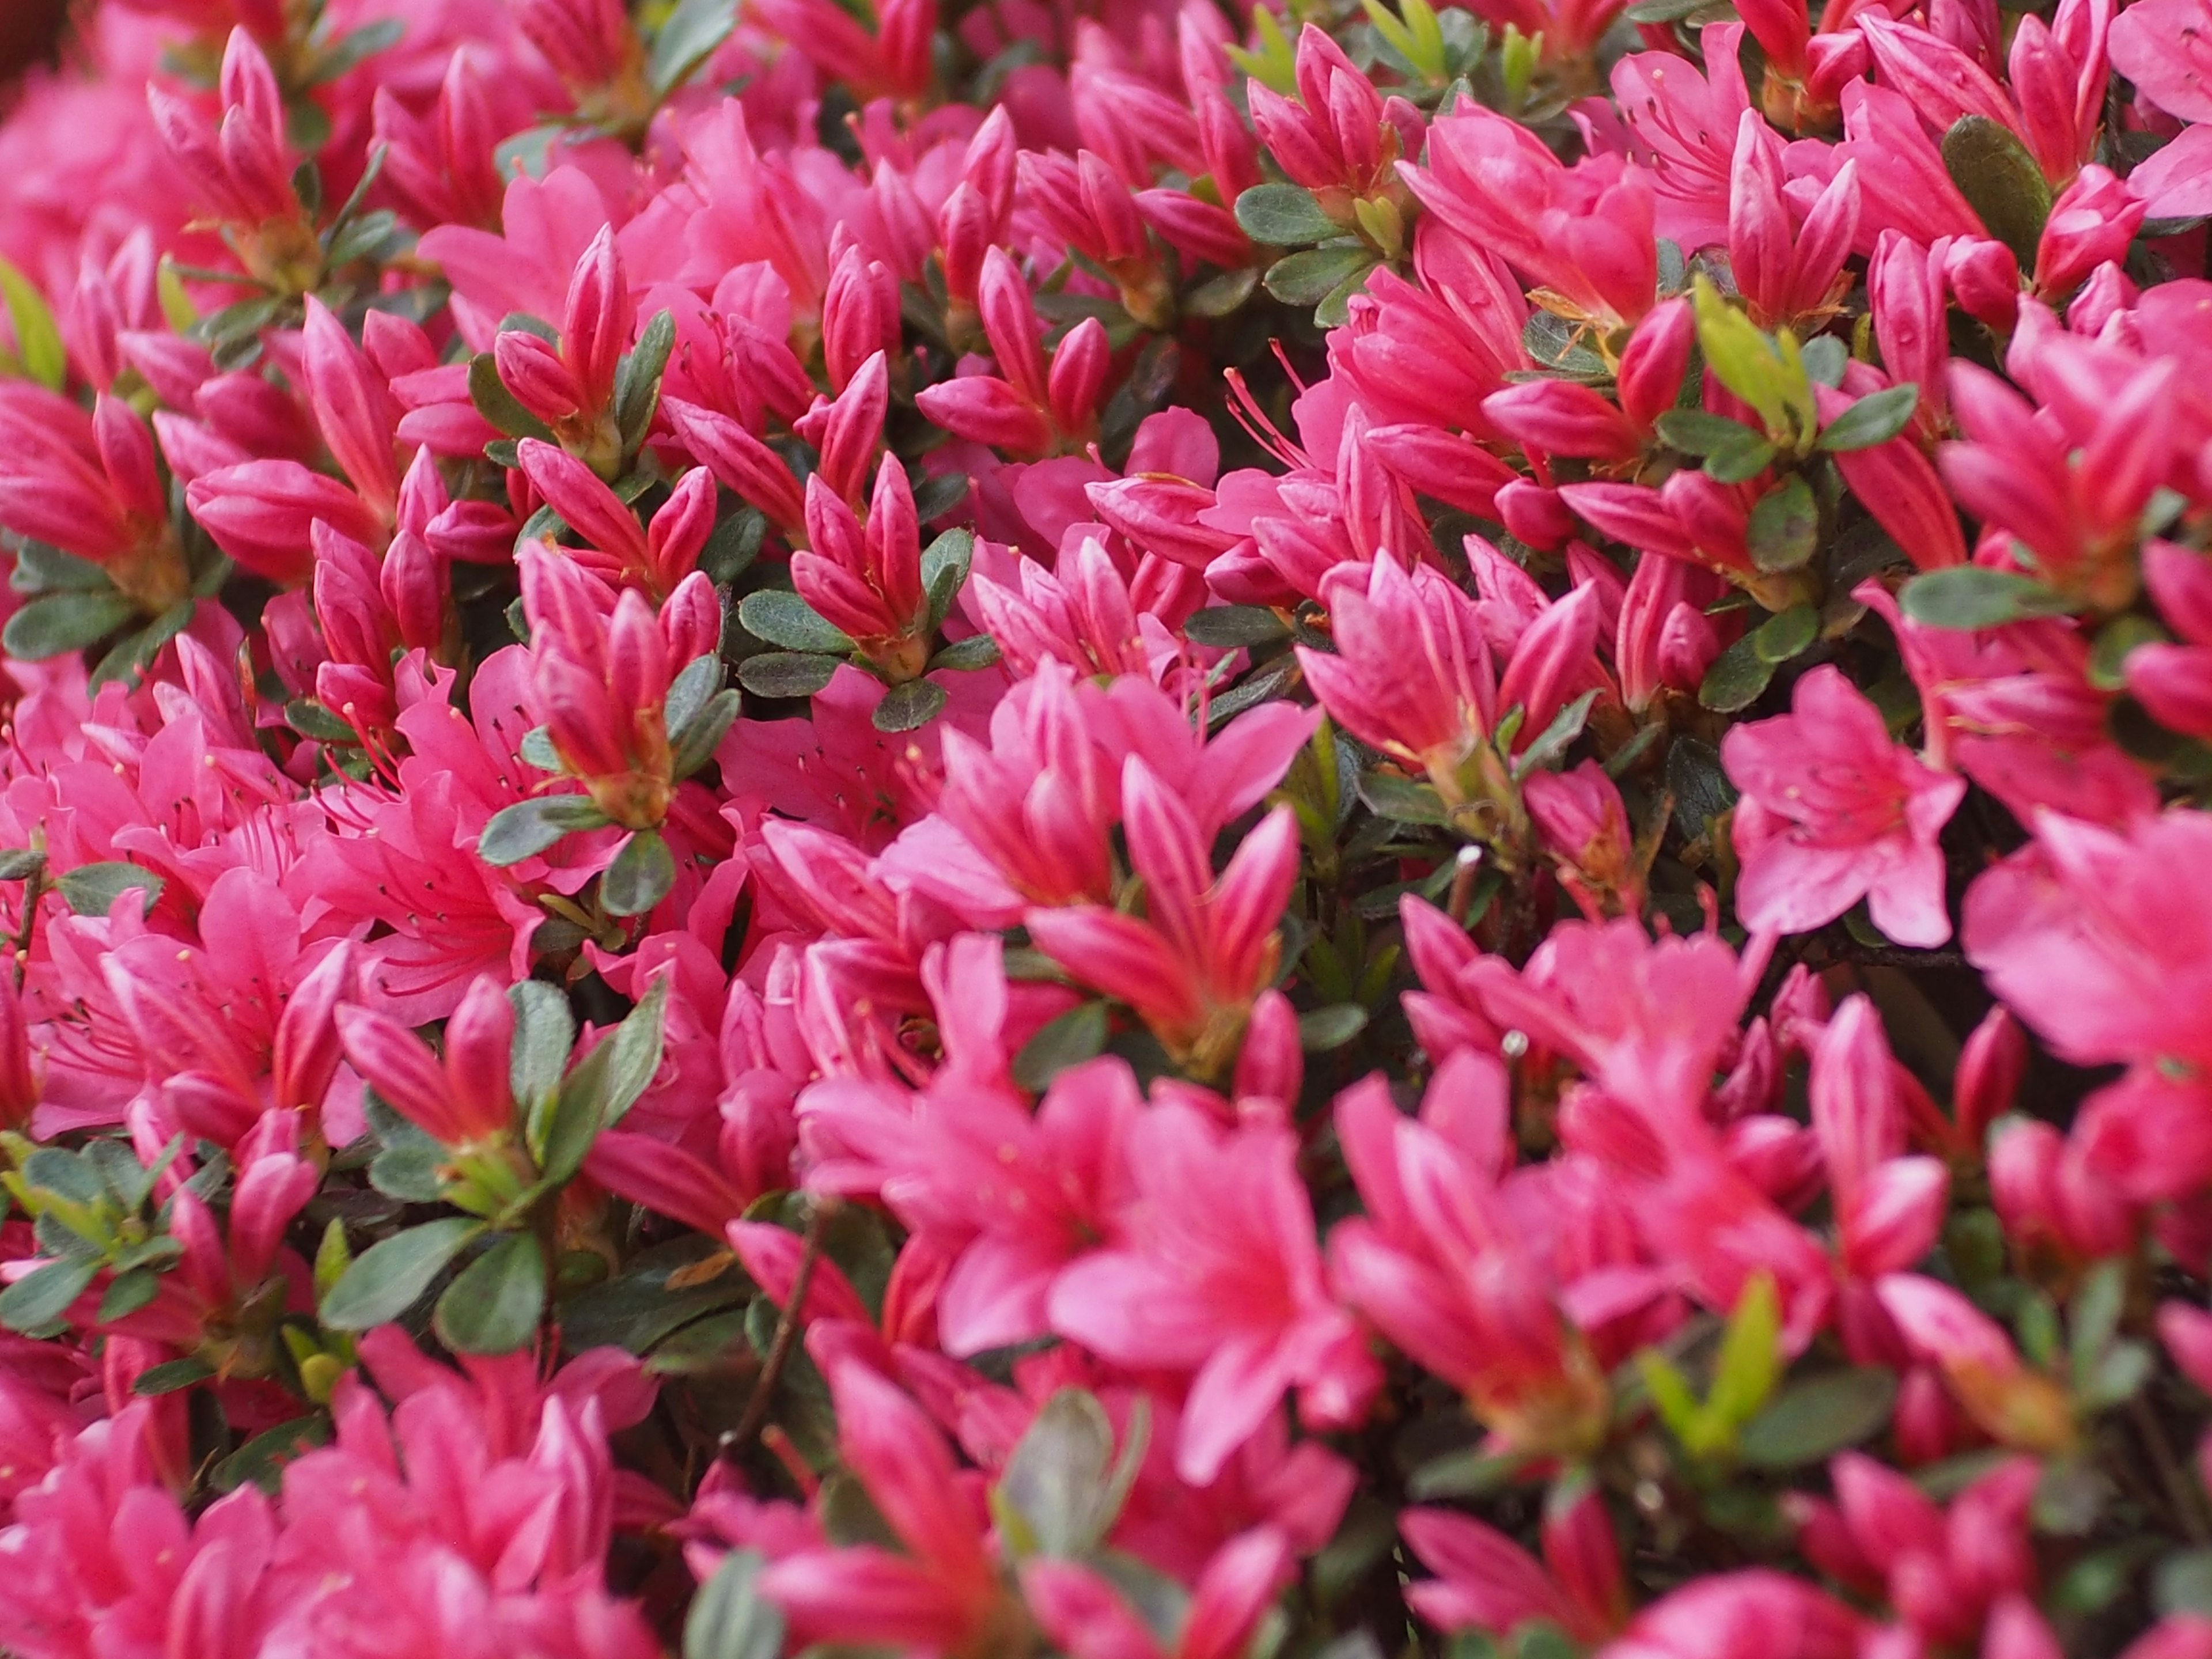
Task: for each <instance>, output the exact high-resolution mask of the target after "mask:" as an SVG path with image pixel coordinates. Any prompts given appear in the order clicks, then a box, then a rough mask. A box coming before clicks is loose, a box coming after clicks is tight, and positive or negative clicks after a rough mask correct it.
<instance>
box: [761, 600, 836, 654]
mask: <svg viewBox="0 0 2212 1659" xmlns="http://www.w3.org/2000/svg"><path fill="white" fill-rule="evenodd" d="M738 621H739V622H740V623H744V628H745V631H746V632H747V633H749V634H750V635H753V636H754V637H755V638H756V639H760V640H764V641H767V642H768V643H769V644H770V645H777V646H781V647H783V648H784V649H785V650H787V651H805V652H818V653H823V654H835V655H838V656H842V655H844V654H845V653H848V652H849V651H851V650H852V648H853V641H852V639H851V638H850V636H848V635H847V634H846V633H845V631H844V630H843V629H840V628H837V627H836V626H835V625H833V624H832V623H828V622H825V621H823V618H822V617H820V616H819V615H817V613H816V611H815V609H814V607H813V606H812V605H809V604H807V602H806V601H805V600H804V599H800V598H799V595H798V594H796V593H786V592H782V591H781V590H780V589H776V588H769V589H765V590H763V592H758V593H748V594H746V595H745V597H744V603H743V604H742V605H738Z"/></svg>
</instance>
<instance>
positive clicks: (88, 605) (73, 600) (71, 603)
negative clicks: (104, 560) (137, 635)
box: [0, 587, 138, 662]
mask: <svg viewBox="0 0 2212 1659" xmlns="http://www.w3.org/2000/svg"><path fill="white" fill-rule="evenodd" d="M137 614H138V607H137V605H134V604H133V603H132V602H131V600H129V599H125V598H124V596H123V595H122V594H120V593H118V592H116V591H115V590H114V589H113V588H112V587H111V588H103V589H98V590H94V591H93V592H61V593H46V594H42V595H41V596H40V597H39V598H38V599H33V600H32V601H31V602H30V603H29V604H28V605H25V606H24V607H23V608H22V609H21V611H17V612H16V613H15V615H14V616H12V617H9V618H8V626H7V627H6V629H0V647H5V648H6V650H7V653H8V654H9V656H11V657H14V658H15V659H18V660H19V661H21V662H44V661H46V659H47V658H49V657H59V656H63V655H65V654H67V653H70V652H71V651H82V650H83V649H84V647H87V646H88V645H92V644H94V643H95V642H97V641H100V640H104V639H106V637H107V636H108V635H110V634H112V633H113V632H114V631H115V630H116V629H118V628H120V627H122V626H123V624H124V623H127V622H129V621H130V620H131V618H132V617H135V616H137Z"/></svg>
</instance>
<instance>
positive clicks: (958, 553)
mask: <svg viewBox="0 0 2212 1659" xmlns="http://www.w3.org/2000/svg"><path fill="white" fill-rule="evenodd" d="M974 564H975V532H974V531H972V530H967V529H952V530H948V531H946V532H945V533H944V534H943V535H941V536H939V537H938V538H937V539H936V540H934V541H933V542H931V543H930V544H929V545H928V546H927V547H925V548H923V549H922V550H921V585H922V586H923V588H924V589H925V590H927V592H928V594H929V626H930V629H931V631H932V632H935V631H936V629H939V628H940V627H942V626H943V625H944V623H945V617H946V616H947V615H949V614H950V613H951V610H952V601H953V599H954V597H955V596H956V595H957V594H958V592H960V590H961V588H962V587H963V586H965V585H966V583H967V580H968V572H969V569H970V568H972V567H973V566H974ZM818 648H819V647H817V649H818Z"/></svg>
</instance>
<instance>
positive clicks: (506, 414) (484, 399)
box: [469, 351, 553, 441]
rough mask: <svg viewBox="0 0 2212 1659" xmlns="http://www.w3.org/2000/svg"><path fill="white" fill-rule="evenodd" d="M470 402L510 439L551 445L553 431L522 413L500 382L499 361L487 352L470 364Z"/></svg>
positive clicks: (478, 412) (534, 417) (505, 384)
mask: <svg viewBox="0 0 2212 1659" xmlns="http://www.w3.org/2000/svg"><path fill="white" fill-rule="evenodd" d="M469 401H470V402H471V403H472V404H475V405H476V406H477V414H479V415H481V416H483V417H484V419H486V420H487V421H489V422H491V423H492V424H493V425H494V426H495V427H497V428H499V429H500V430H501V432H504V433H505V434H507V436H508V437H510V438H537V439H539V440H541V441H550V439H551V438H552V436H553V428H551V427H550V426H548V425H546V424H545V422H543V421H541V420H539V419H538V417H537V416H535V415H532V413H531V412H530V411H529V410H526V409H525V408H524V407H523V406H522V404H521V402H520V399H518V398H516V397H515V395H514V394H513V392H509V391H508V390H507V382H506V381H504V380H501V379H500V378H499V362H498V360H497V359H496V358H495V357H494V356H492V355H491V353H489V351H480V352H478V353H477V355H476V356H474V357H472V358H471V359H470V360H469Z"/></svg>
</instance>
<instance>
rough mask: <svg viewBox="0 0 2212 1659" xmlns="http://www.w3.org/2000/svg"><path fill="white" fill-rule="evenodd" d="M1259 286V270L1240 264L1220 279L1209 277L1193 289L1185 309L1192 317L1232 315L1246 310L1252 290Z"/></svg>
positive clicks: (1183, 305) (1184, 300) (1185, 302)
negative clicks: (1244, 307) (1245, 304)
mask: <svg viewBox="0 0 2212 1659" xmlns="http://www.w3.org/2000/svg"><path fill="white" fill-rule="evenodd" d="M1259 286H1260V272H1259V268H1258V267H1257V266H1255V265H1241V266H1239V267H1238V268H1237V270H1225V271H1223V272H1222V273H1221V274H1220V275H1219V276H1209V277H1208V278H1206V281H1204V282H1202V283H1200V284H1199V285H1198V286H1197V287H1196V288H1194V289H1191V291H1190V292H1189V293H1188V294H1186V295H1183V296H1182V309H1183V311H1184V313H1186V314H1187V315H1189V316H1192V317H1227V316H1231V315H1233V314H1234V313H1237V311H1239V310H1241V309H1242V308H1243V305H1244V302H1245V301H1248V300H1249V299H1250V298H1251V297H1252V290H1253V289H1255V288H1257V287H1259Z"/></svg>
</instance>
